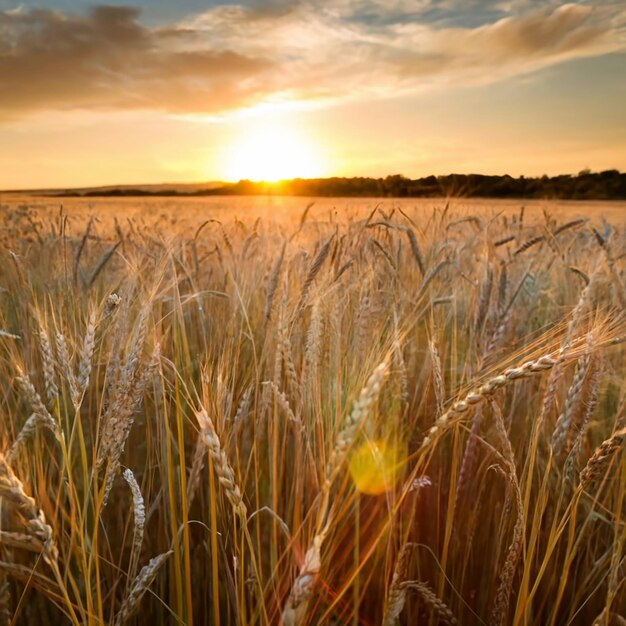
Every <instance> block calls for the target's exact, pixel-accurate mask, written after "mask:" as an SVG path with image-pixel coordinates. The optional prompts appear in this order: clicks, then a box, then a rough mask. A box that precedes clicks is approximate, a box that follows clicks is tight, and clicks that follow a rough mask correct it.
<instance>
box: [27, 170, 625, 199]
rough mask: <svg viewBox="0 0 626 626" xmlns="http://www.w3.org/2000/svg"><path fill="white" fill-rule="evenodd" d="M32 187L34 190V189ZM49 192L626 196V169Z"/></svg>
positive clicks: (107, 194) (89, 194)
mask: <svg viewBox="0 0 626 626" xmlns="http://www.w3.org/2000/svg"><path fill="white" fill-rule="evenodd" d="M31 193H32V192H31ZM37 193H39V194H42V195H48V196H55V197H56V196H73V197H98V196H99V197H103V196H104V197H127V196H128V197H130V196H186V197H187V196H188V197H192V196H218V195H226V196H233V195H268V194H271V195H290V196H326V197H333V196H337V197H351V196H354V197H366V196H367V197H396V198H432V197H441V196H444V197H462V198H477V197H478V198H537V199H560V200H626V173H621V172H619V171H618V170H605V171H603V172H590V171H588V170H584V171H582V172H580V173H579V174H577V175H569V174H563V175H560V176H552V177H550V176H541V177H534V178H526V177H524V176H520V177H518V178H514V177H512V176H508V175H505V176H484V175H481V174H448V175H445V176H426V177H424V178H416V179H411V178H407V177H406V176H402V175H400V174H396V175H394V176H387V177H385V178H364V177H353V178H337V177H335V178H295V179H293V180H285V181H280V182H277V183H267V182H254V181H249V180H241V181H239V182H238V183H215V182H213V183H202V184H189V185H181V184H172V185H135V186H109V187H99V188H89V189H73V190H72V189H67V190H48V191H45V190H43V191H42V190H39V191H38V192H37Z"/></svg>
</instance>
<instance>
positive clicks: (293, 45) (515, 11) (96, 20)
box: [0, 0, 626, 118]
mask: <svg viewBox="0 0 626 626" xmlns="http://www.w3.org/2000/svg"><path fill="white" fill-rule="evenodd" d="M476 4H477V5H480V6H482V7H483V9H484V10H483V12H482V13H481V15H482V17H481V19H480V23H478V24H465V25H450V24H451V23H453V22H454V20H451V16H455V15H456V16H457V17H458V16H459V15H461V13H460V12H459V5H458V2H457V0H446V1H445V2H443V3H437V5H434V4H433V2H432V0H392V1H389V2H383V1H382V0H350V1H348V0H317V1H315V0H310V1H301V2H296V3H280V2H271V3H265V4H257V5H255V6H254V7H244V6H237V5H218V6H215V7H214V8H212V9H210V10H208V11H206V12H204V13H202V14H199V15H196V16H192V17H190V18H187V19H186V20H184V21H181V22H178V23H175V24H169V25H166V26H160V27H148V26H146V25H143V24H142V23H141V20H140V18H141V15H140V13H139V11H138V10H137V9H134V8H130V7H120V6H98V7H95V8H93V9H92V10H91V11H90V12H89V13H88V14H86V15H71V14H63V13H61V12H57V11H51V10H42V9H39V10H37V9H21V10H19V11H5V12H0V91H1V92H2V94H3V95H2V98H0V117H5V118H6V117H15V116H20V115H23V114H25V113H28V112H32V111H42V110H52V109H56V110H74V109H86V110H89V109H98V110H99V109H109V110H117V109H126V110H130V109H153V110H163V111H169V112H173V113H198V114H222V113H228V112H232V111H236V110H240V109H242V108H245V107H249V106H252V105H255V104H258V103H261V102H265V101H268V100H280V101H298V102H303V101H309V102H328V101H334V100H341V99H359V98H366V97H371V96H390V95H393V94H396V93H400V92H407V91H409V92H410V91H413V90H419V89H425V88H430V87H432V86H437V85H442V84H443V85H447V84H455V85H458V84H468V83H486V82H493V81H496V80H499V79H501V78H503V77H510V76H516V75H521V74H525V73H528V72H531V71H535V70H538V69H541V68H544V67H547V66H549V65H552V64H554V63H558V62H561V61H565V60H568V59H574V58H581V57H586V56H594V55H601V54H606V53H610V52H614V51H618V50H623V49H624V48H625V47H626V38H625V37H624V30H625V24H626V11H625V10H624V9H623V8H619V7H617V6H614V5H611V4H607V5H603V6H599V5H598V4H596V5H595V6H593V7H592V6H590V5H585V4H561V5H558V6H554V3H548V4H546V5H541V6H539V8H537V7H536V5H533V4H531V5H530V8H529V4H528V3H527V2H522V1H521V0H512V1H511V2H502V3H500V5H498V7H497V9H496V10H495V12H494V8H493V5H491V7H488V8H485V5H484V3H480V2H476ZM435 9H436V11H435ZM433 11H435V13H433ZM446 11H447V13H446ZM442 12H443V13H442ZM446 15H447V17H445V16H446ZM442 16H444V17H442Z"/></svg>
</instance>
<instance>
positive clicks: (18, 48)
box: [0, 6, 273, 116]
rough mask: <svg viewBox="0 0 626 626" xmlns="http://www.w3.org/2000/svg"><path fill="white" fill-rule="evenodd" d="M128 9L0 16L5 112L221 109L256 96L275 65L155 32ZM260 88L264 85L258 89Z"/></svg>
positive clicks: (186, 36) (1, 106)
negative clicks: (260, 80)
mask: <svg viewBox="0 0 626 626" xmlns="http://www.w3.org/2000/svg"><path fill="white" fill-rule="evenodd" d="M138 17H139V12H138V11H137V10H136V9H133V8H128V7H110V6H99V7H96V8H94V9H93V10H92V11H91V12H90V13H89V14H88V15H87V16H85V17H79V16H67V15H63V14H61V13H58V12H54V11H49V10H30V11H27V12H25V11H20V12H17V13H15V12H14V13H7V12H5V13H0V91H1V92H2V98H0V115H2V114H4V115H5V116H7V115H18V114H21V113H26V112H29V111H34V110H42V109H62V110H63V109H93V108H97V109H118V108H121V109H133V108H148V109H154V108H156V109H164V110H168V111H176V112H178V111H180V112H186V111H189V110H195V111H201V110H207V111H210V110H222V109H227V108H231V107H237V106H242V105H245V104H246V103H248V102H251V101H252V100H254V99H255V98H256V97H257V93H258V89H257V84H256V81H257V80H259V79H261V77H262V76H263V75H264V74H265V73H267V72H268V71H270V70H271V69H272V68H273V62H272V61H270V60H267V59H262V58H258V57H255V58H252V57H249V56H246V54H245V53H240V52H237V51H234V50H228V49H215V48H211V47H206V46H204V45H202V46H199V45H198V41H197V40H196V34H195V33H194V32H189V31H185V30H181V29H170V28H168V29H163V28H162V29H150V28H147V27H145V26H142V25H141V24H140V23H139V22H138ZM259 86H260V85H259Z"/></svg>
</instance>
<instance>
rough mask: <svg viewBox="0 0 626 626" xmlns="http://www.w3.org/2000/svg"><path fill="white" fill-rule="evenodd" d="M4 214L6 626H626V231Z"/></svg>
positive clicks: (427, 205)
mask: <svg viewBox="0 0 626 626" xmlns="http://www.w3.org/2000/svg"><path fill="white" fill-rule="evenodd" d="M522 204H524V203H523V202H522V201H503V202H497V201H496V202H485V201H480V200H475V201H471V202H469V201H462V200H451V201H450V202H446V201H445V200H441V201H437V200H428V201H422V200H410V201H409V200H401V201H400V200H391V199H386V200H382V201H378V200H369V199H367V200H363V199H359V200H355V199H351V200H350V199H332V200H331V199H326V200H316V201H313V200H311V201H308V200H306V199H302V198H289V199H279V198H236V199H231V200H229V199H210V200H181V199H150V200H144V199H142V200H136V199H124V200H95V199H94V200H92V201H91V202H87V201H86V200H80V199H73V200H68V201H63V206H61V200H59V199H50V198H48V199H43V198H26V197H24V198H19V197H14V198H8V199H3V200H0V451H1V453H0V623H2V624H14V625H18V624H41V625H44V626H45V625H56V624H73V625H76V626H78V625H81V626H82V625H96V624H98V625H99V624H111V625H114V626H122V625H132V624H154V625H156V626H162V625H166V624H185V625H186V626H192V625H194V624H195V625H204V624H215V625H217V624H241V625H248V624H250V625H256V624H258V625H274V624H276V625H279V624H284V626H304V625H308V624H311V625H314V624H315V625H317V624H319V625H354V626H361V625H363V626H370V625H382V626H392V625H395V624H425V625H429V626H436V625H437V624H460V625H463V626H472V625H483V624H486V625H489V626H507V625H509V624H511V625H515V626H533V625H545V626H561V625H569V624H582V625H589V624H595V625H598V626H600V625H605V626H609V625H618V624H626V588H625V586H624V583H625V582H626V562H625V559H626V546H625V544H626V462H625V461H626V453H625V452H624V451H621V450H620V448H621V444H622V440H623V439H624V438H625V437H626V382H625V380H624V379H625V376H624V374H625V372H626V350H625V348H624V341H626V315H625V311H626V205H624V204H616V203H613V204H612V203H550V202H532V203H525V206H522Z"/></svg>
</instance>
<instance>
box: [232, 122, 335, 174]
mask: <svg viewBox="0 0 626 626" xmlns="http://www.w3.org/2000/svg"><path fill="white" fill-rule="evenodd" d="M223 172H224V174H223V176H224V178H225V179H226V180H229V181H238V180H242V179H247V180H254V181H268V182H276V181H279V180H285V179H289V178H315V177H318V176H322V175H323V174H324V172H323V168H322V159H321V158H320V156H319V152H318V150H317V149H316V146H315V145H314V143H313V142H312V141H311V140H309V138H308V137H306V136H305V135H304V134H303V133H301V132H299V131H298V130H297V129H294V128H293V127H291V126H287V125H282V124H281V125H279V124H272V125H267V124H266V125H263V126H257V127H254V128H253V129H246V131H244V132H242V134H241V135H240V136H239V138H238V139H236V140H235V141H234V142H233V143H232V144H231V145H230V147H229V148H228V150H227V154H226V158H225V160H224V169H223Z"/></svg>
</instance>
